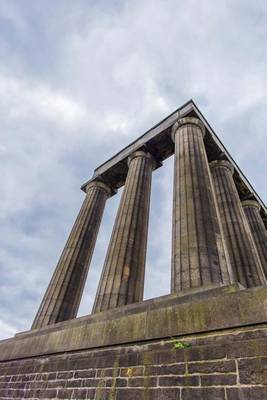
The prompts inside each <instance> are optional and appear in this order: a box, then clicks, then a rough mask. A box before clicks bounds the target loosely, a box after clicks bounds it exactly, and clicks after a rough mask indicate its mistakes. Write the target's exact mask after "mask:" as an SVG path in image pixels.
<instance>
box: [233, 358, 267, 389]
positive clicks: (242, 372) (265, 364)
mask: <svg viewBox="0 0 267 400" xmlns="http://www.w3.org/2000/svg"><path fill="white" fill-rule="evenodd" d="M238 369H239V379H240V383H241V384H250V385H251V384H262V385H267V357H258V358H253V359H251V358H250V359H244V360H238Z"/></svg>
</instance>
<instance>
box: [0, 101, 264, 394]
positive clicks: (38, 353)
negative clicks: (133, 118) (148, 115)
mask: <svg viewBox="0 0 267 400" xmlns="http://www.w3.org/2000/svg"><path fill="white" fill-rule="evenodd" d="M173 154H174V182H173V194H174V195H173V234H172V264H171V266H169V267H170V268H171V289H170V294H168V295H166V296H162V297H158V298H154V299H150V300H145V301H144V300H143V288H144V276H145V261H146V247H147V231H148V220H149V208H150V191H151V183H152V175H153V171H154V170H156V169H157V168H160V167H162V165H163V162H164V160H165V159H167V158H168V157H170V156H171V155H173ZM163 168H164V167H163ZM122 186H124V189H123V193H122V196H121V200H120V204H119V208H118V211H117V216H116V220H115V224H114V227H113V232H112V235H111V238H110V243H109V247H108V249H107V254H106V259H105V262H104V266H103V269H102V275H101V278H100V281H99V285H98V290H97V294H96V297H95V302H94V306H93V311H92V314H91V315H87V316H85V317H80V318H77V311H78V308H79V304H80V300H81V296H82V292H83V288H84V285H85V282H86V278H87V273H88V269H89V265H90V260H91V258H92V254H93V251H94V246H95V242H96V238H97V234H98V230H99V226H100V224H101V219H102V215H103V211H104V207H105V204H106V202H107V201H108V199H109V198H110V197H111V196H114V195H115V194H116V192H117V189H118V188H120V187H122ZM82 190H83V191H84V192H85V198H84V202H83V204H82V207H81V210H80V212H79V215H78V217H77V219H76V221H75V223H74V226H73V228H72V230H71V233H70V236H69V238H68V240H67V243H66V245H65V247H64V250H63V252H62V255H61V257H60V259H59V262H58V264H57V266H56V269H55V272H54V274H53V276H52V278H51V281H50V284H49V286H48V288H47V290H46V293H45V295H44V297H43V300H42V302H41V305H40V307H39V310H38V312H37V314H36V316H35V318H34V321H33V324H32V327H31V330H29V331H27V332H21V333H18V334H16V335H15V337H14V338H11V339H7V340H2V341H0V398H1V399H91V400H105V399H106V400H108V399H109V400H124V399H125V400H126V399H127V400H161V399H162V400H163V399H164V400H165V399H166V400H168V399H169V400H198V399H203V400H257V399H261V400H262V399H267V375H266V371H267V325H266V322H267V287H266V276H267V231H266V226H267V213H266V208H265V206H264V204H263V203H262V201H261V199H260V198H259V196H258V195H257V194H256V192H255V191H254V189H253V188H252V187H251V185H250V183H249V182H248V181H247V179H246V178H245V177H244V175H243V174H242V172H241V171H240V169H239V168H238V166H237V165H236V164H235V162H234V161H233V159H232V158H231V156H230V155H229V154H228V152H227V150H226V149H225V148H224V146H223V144H222V143H221V142H220V140H219V139H218V137H217V136H216V134H215V133H214V131H213V130H212V128H211V127H210V125H209V124H208V122H207V121H206V119H205V118H204V116H203V115H202V114H201V112H200V111H199V109H198V108H197V107H196V105H195V104H194V102H193V101H192V100H190V101H189V102H187V103H186V104H184V105H183V106H182V107H180V108H179V109H177V110H176V111H175V112H173V113H172V114H171V115H169V116H168V117H167V118H165V119H164V120H163V121H161V122H160V123H158V124H157V125H155V126H154V127H153V128H151V129H150V130H149V131H147V132H146V133H145V134H143V135H142V136H141V137H139V139H137V140H136V141H135V142H134V143H132V144H130V145H129V146H127V147H126V148H124V149H123V150H122V151H120V152H119V153H118V154H116V155H115V156H114V157H112V158H111V159H109V160H108V161H107V162H105V163H104V164H102V165H101V166H100V167H98V168H97V169H96V170H95V171H94V174H93V177H92V179H90V180H89V181H88V182H86V183H85V184H84V185H83V186H82ZM166 267H168V266H166Z"/></svg>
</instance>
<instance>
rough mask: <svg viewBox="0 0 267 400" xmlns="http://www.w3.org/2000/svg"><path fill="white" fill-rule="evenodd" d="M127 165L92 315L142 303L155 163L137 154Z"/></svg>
mask: <svg viewBox="0 0 267 400" xmlns="http://www.w3.org/2000/svg"><path fill="white" fill-rule="evenodd" d="M128 165H129V170H128V174H127V179H126V182H125V186H124V190H123V193H122V198H121V201H120V205H119V209H118V213H117V217H116V221H115V224H114V228H113V232H112V235H111V239H110V244H109V248H108V252H107V255H106V259H105V263H104V267H103V272H102V276H101V279H100V283H99V286H98V291H97V294H96V298H95V303H94V307H93V312H99V311H103V310H107V309H111V308H115V307H118V306H122V305H125V304H129V303H134V302H138V301H141V300H142V299H143V289H144V274H145V259H146V246H147V230H148V218H149V204H150V188H151V178H152V168H153V159H152V157H151V155H150V154H148V153H145V152H143V151H137V152H135V153H134V154H133V155H132V156H131V157H130V158H129V160H128Z"/></svg>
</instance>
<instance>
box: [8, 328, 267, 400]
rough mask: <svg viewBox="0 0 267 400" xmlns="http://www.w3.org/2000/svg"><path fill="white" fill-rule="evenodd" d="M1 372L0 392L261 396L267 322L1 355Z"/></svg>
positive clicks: (105, 399) (186, 398)
mask: <svg viewBox="0 0 267 400" xmlns="http://www.w3.org/2000/svg"><path fill="white" fill-rule="evenodd" d="M188 345H189V346H190V347H185V346H188ZM175 346H176V347H184V348H175ZM0 375H1V378H0V398H1V399H91V400H124V399H125V400H126V399H127V400H141V399H142V400H152V399H153V400H163V399H164V400H198V399H201V400H264V399H267V327H266V326H264V325H261V326H260V327H259V326H258V327H256V326H255V327H250V328H242V329H234V330H231V331H229V330H228V331H221V332H217V333H213V334H201V335H197V336H192V335H191V336H186V337H183V338H179V340H178V339H177V341H175V340H174V339H165V340H161V341H155V342H145V343H136V344H133V345H129V346H127V345H124V346H113V347H107V348H104V349H101V350H97V349H96V350H90V351H80V352H77V351H76V352H71V353H64V354H60V355H51V356H42V357H35V358H30V359H23V360H17V361H11V362H1V363H0Z"/></svg>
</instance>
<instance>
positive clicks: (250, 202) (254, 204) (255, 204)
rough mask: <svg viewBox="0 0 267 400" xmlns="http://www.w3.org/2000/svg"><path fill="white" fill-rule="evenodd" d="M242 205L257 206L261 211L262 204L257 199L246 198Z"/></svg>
mask: <svg viewBox="0 0 267 400" xmlns="http://www.w3.org/2000/svg"><path fill="white" fill-rule="evenodd" d="M242 206H243V207H253V208H256V209H257V210H258V211H260V209H261V206H260V204H259V203H258V202H257V201H256V200H244V201H242Z"/></svg>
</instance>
